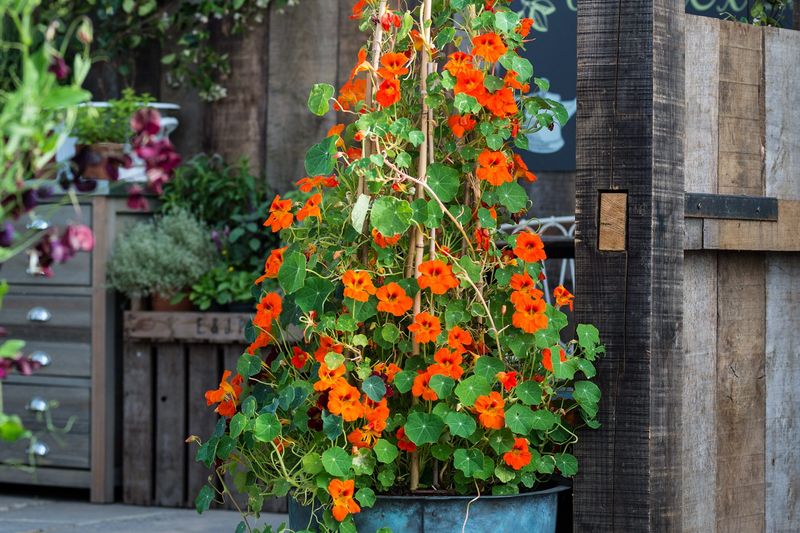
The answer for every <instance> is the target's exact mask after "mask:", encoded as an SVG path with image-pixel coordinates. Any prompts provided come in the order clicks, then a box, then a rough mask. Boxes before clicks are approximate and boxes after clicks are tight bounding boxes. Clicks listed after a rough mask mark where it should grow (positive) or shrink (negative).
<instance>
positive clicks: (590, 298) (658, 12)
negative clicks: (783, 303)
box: [574, 0, 684, 531]
mask: <svg viewBox="0 0 800 533" xmlns="http://www.w3.org/2000/svg"><path fill="white" fill-rule="evenodd" d="M683 11H684V3H683V2H682V1H681V0H640V1H635V2H631V1H630V0H616V1H615V0H582V1H581V2H580V4H579V6H578V88H577V98H578V115H577V184H576V217H577V220H578V225H577V236H576V266H577V276H576V277H577V279H576V294H578V295H579V302H578V304H577V306H576V315H577V318H578V320H579V321H580V322H591V323H595V324H596V325H597V326H598V327H599V328H600V331H601V335H602V339H603V341H604V342H605V343H606V347H607V353H606V355H605V357H604V358H603V360H602V362H601V363H600V365H599V367H598V378H599V385H600V387H601V389H602V390H603V395H604V396H603V401H602V406H601V413H602V414H601V422H602V424H603V427H602V428H601V429H600V430H598V431H587V432H584V433H582V434H581V439H582V441H581V442H580V443H579V445H578V448H577V453H578V455H579V460H580V465H581V469H582V470H581V473H579V475H578V477H577V478H576V480H575V489H574V490H575V495H574V505H575V520H574V529H575V531H666V530H672V529H674V528H675V524H680V516H679V515H680V472H681V470H680V469H681V458H680V451H679V442H678V440H677V438H676V434H677V431H676V429H677V426H678V424H679V423H680V412H681V410H680V405H681V401H682V399H681V388H682V387H681V382H680V380H679V379H678V375H679V373H678V370H679V369H678V368H677V366H678V365H679V363H680V346H681V320H682V267H683V238H684V236H683V190H684V189H683V185H684V184H683V120H684V81H683V80H684V58H683V52H684V40H683V36H684V30H683V24H684V16H683ZM609 191H610V192H614V191H616V192H620V193H627V213H626V218H627V221H626V245H625V249H624V250H621V251H601V250H600V249H599V246H598V241H599V235H598V232H599V231H598V221H599V216H598V209H599V197H600V193H601V192H609Z"/></svg>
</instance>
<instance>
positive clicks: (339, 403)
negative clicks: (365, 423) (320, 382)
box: [328, 366, 364, 422]
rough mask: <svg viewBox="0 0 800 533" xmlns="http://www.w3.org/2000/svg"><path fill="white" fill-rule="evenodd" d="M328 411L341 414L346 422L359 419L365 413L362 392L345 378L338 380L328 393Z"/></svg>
mask: <svg viewBox="0 0 800 533" xmlns="http://www.w3.org/2000/svg"><path fill="white" fill-rule="evenodd" d="M339 368H342V367H341V366H340V367H339ZM328 411H330V412H331V413H333V414H335V415H339V416H341V417H342V419H344V421H345V422H353V421H355V420H358V419H359V418H361V416H362V415H363V414H364V406H363V405H361V392H360V391H359V390H358V389H357V388H355V387H353V386H352V385H350V384H349V383H348V382H346V381H344V380H341V381H338V382H337V383H336V384H335V385H334V386H333V387H332V388H331V392H330V394H328Z"/></svg>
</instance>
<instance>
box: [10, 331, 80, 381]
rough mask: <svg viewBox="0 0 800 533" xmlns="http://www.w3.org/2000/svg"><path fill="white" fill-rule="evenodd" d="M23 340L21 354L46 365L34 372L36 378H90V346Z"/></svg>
mask: <svg viewBox="0 0 800 533" xmlns="http://www.w3.org/2000/svg"><path fill="white" fill-rule="evenodd" d="M43 337H44V335H43ZM23 340H24V341H25V348H24V350H23V352H24V353H25V354H26V355H28V356H29V357H31V358H33V359H34V360H36V361H39V362H41V363H46V364H44V366H42V367H41V368H39V370H37V371H36V376H59V377H62V376H63V377H76V378H88V377H90V376H91V364H92V347H91V344H89V343H82V342H49V341H38V340H28V339H23Z"/></svg>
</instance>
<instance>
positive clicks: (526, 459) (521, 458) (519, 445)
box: [503, 437, 531, 470]
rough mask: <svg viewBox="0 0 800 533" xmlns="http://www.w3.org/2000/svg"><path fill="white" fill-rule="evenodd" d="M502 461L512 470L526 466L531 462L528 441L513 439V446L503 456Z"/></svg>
mask: <svg viewBox="0 0 800 533" xmlns="http://www.w3.org/2000/svg"><path fill="white" fill-rule="evenodd" d="M503 461H505V462H506V464H507V465H508V466H510V467H511V468H513V469H514V470H520V469H521V468H523V467H525V466H528V465H529V464H530V462H531V451H530V450H529V449H528V439H522V438H519V437H514V446H513V447H512V448H511V449H510V450H509V451H507V452H506V453H504V454H503Z"/></svg>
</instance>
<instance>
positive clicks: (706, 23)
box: [683, 15, 720, 192]
mask: <svg viewBox="0 0 800 533" xmlns="http://www.w3.org/2000/svg"><path fill="white" fill-rule="evenodd" d="M686 65H687V68H686V80H685V87H686V98H685V99H686V116H687V117H692V118H691V122H692V125H691V127H689V128H686V129H685V135H684V144H683V149H684V161H685V163H684V169H685V188H686V191H687V192H716V190H717V152H718V151H719V89H720V87H719V83H717V80H718V79H719V21H718V20H715V19H712V18H709V17H698V16H696V15H686Z"/></svg>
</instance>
